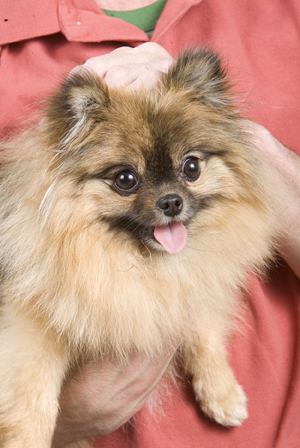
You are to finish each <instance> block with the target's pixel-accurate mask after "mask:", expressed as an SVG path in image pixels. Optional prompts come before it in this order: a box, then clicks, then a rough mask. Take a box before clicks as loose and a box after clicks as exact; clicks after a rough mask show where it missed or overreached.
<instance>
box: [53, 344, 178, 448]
mask: <svg viewBox="0 0 300 448" xmlns="http://www.w3.org/2000/svg"><path fill="white" fill-rule="evenodd" d="M175 351H176V349H174V348H170V349H169V351H168V352H166V353H165V354H164V355H161V356H157V357H155V358H152V359H148V358H147V357H145V356H136V357H134V358H132V359H131V360H130V362H129V363H128V364H127V365H123V364H122V363H118V362H111V363H109V362H103V361H98V362H93V363H91V364H87V365H86V366H84V367H83V368H82V370H81V371H80V372H79V373H78V374H77V375H76V376H75V378H74V379H72V381H71V382H70V383H69V384H68V385H67V387H66V388H65V389H64V390H63V393H62V395H61V397H60V408H61V412H60V414H59V417H58V420H57V426H56V430H55V434H54V438H53V443H52V447H53V448H59V447H61V446H64V445H65V444H67V443H72V442H77V441H79V440H82V439H85V438H93V437H97V436H101V435H105V434H108V433H111V432H113V431H114V430H116V429H117V428H119V427H120V426H122V425H123V424H124V423H125V422H127V420H129V419H130V418H131V417H132V416H133V415H134V414H136V413H137V412H138V411H139V410H140V409H141V408H142V406H143V405H144V403H145V402H146V401H147V399H148V397H149V395H150V394H151V392H152V390H153V389H154V387H155V386H156V384H157V383H158V381H159V380H160V379H161V377H162V375H163V374H164V372H165V370H166V368H167V367H168V365H169V363H170V361H171V359H172V357H173V356H174V353H175Z"/></svg>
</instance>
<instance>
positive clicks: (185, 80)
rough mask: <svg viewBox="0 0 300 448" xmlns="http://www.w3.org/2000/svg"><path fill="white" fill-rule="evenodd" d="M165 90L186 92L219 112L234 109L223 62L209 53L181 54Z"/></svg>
mask: <svg viewBox="0 0 300 448" xmlns="http://www.w3.org/2000/svg"><path fill="white" fill-rule="evenodd" d="M165 87H166V88H167V89H172V88H174V89H176V90H177V91H182V90H183V91H186V92H187V93H189V96H190V98H191V99H192V100H197V101H201V102H202V103H204V104H207V105H209V106H213V107H216V108H218V109H220V108H221V109H222V108H228V106H230V105H231V95H230V93H229V90H230V86H229V82H228V79H227V75H226V73H225V70H224V68H223V67H222V61H221V59H220V57H219V56H217V55H216V54H215V53H212V52H211V51H210V50H207V49H195V50H187V51H184V52H183V53H181V54H180V56H179V57H178V59H177V61H176V62H175V64H174V65H173V66H172V67H171V68H170V70H169V72H168V74H167V76H166V78H165Z"/></svg>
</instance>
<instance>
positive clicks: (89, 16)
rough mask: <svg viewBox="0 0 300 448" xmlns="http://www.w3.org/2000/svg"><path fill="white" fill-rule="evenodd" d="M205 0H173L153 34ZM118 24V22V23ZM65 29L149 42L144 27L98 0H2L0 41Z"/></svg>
mask: <svg viewBox="0 0 300 448" xmlns="http://www.w3.org/2000/svg"><path fill="white" fill-rule="evenodd" d="M201 1H202V0H169V1H168V2H167V4H166V6H165V9H164V11H163V13H162V16H161V17H160V19H159V20H158V23H157V27H156V28H157V29H155V31H154V35H153V38H154V37H155V36H158V35H159V34H163V33H164V32H166V31H167V29H168V28H169V27H170V26H172V25H174V23H176V22H177V20H179V18H180V17H182V16H183V15H184V14H185V13H186V11H187V10H188V9H190V7H191V6H194V5H196V4H199V3H201ZM116 25H117V26H116ZM58 32H62V33H63V34H64V35H65V37H66V38H67V40H69V41H70V42H104V41H117V42H128V43H140V42H147V41H148V40H149V38H148V36H147V35H146V34H145V33H144V31H142V30H140V29H138V28H136V27H135V26H133V25H131V24H129V23H126V22H124V21H123V20H120V19H116V18H112V17H108V16H106V15H105V14H104V13H103V12H102V10H101V9H100V8H99V7H98V6H97V4H96V2H95V1H94V0H51V1H47V2H37V1H36V0H15V1H7V2H1V6H0V45H4V44H9V43H12V42H18V41H23V40H27V39H33V38H35V37H41V36H47V35H50V34H54V33H58Z"/></svg>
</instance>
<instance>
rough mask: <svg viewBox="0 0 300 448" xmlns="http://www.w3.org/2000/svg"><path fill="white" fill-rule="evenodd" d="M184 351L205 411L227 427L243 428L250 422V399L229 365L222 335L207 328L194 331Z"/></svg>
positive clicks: (195, 389)
mask: <svg viewBox="0 0 300 448" xmlns="http://www.w3.org/2000/svg"><path fill="white" fill-rule="evenodd" d="M183 350H184V352H183V356H184V359H185V363H186V368H187V371H188V372H189V373H190V374H192V376H193V387H194V391H195V393H196V395H197V398H198V399H199V401H200V404H201V408H202V410H203V411H204V412H205V413H206V414H207V415H208V416H209V417H211V418H212V419H214V420H215V421H217V422H218V423H220V424H222V425H224V426H239V425H241V423H242V422H243V420H244V419H245V418H247V408H246V402H247V399H246V396H245V394H244V391H243V389H242V387H241V386H240V385H239V384H238V383H237V381H236V379H235V377H234V374H233V372H232V370H231V368H230V366H229V364H228V361H227V354H226V350H225V346H224V340H223V338H222V336H221V335H220V333H219V332H218V331H214V330H208V329H204V328H202V329H201V331H199V332H198V331H195V332H194V334H193V339H192V341H190V342H189V343H187V344H185V346H184V348H183Z"/></svg>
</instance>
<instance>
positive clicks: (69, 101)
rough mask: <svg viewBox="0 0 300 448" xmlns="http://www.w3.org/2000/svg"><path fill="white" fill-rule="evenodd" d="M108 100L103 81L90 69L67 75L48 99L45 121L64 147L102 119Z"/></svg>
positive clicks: (104, 115)
mask: <svg viewBox="0 0 300 448" xmlns="http://www.w3.org/2000/svg"><path fill="white" fill-rule="evenodd" d="M109 105H110V100H109V94H108V88H107V86H106V84H105V83H104V82H103V81H102V80H101V79H100V77H97V76H96V75H93V74H92V73H88V72H83V73H75V74H71V75H69V77H68V78H67V80H66V81H65V82H64V83H63V84H62V85H61V88H60V89H59V90H58V92H57V93H56V94H54V95H53V96H52V97H51V98H50V101H49V103H48V111H47V122H48V127H49V128H51V127H52V130H53V132H52V135H53V137H54V139H55V140H56V141H58V140H60V142H61V144H60V147H61V148H62V147H66V146H68V145H70V144H71V143H72V141H74V140H76V139H77V138H78V137H79V136H81V138H82V137H83V136H84V135H86V134H87V133H88V132H89V130H90V128H91V126H92V125H93V124H95V123H99V122H100V121H103V120H105V118H106V115H107V111H108V109H109Z"/></svg>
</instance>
